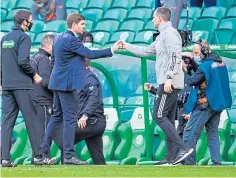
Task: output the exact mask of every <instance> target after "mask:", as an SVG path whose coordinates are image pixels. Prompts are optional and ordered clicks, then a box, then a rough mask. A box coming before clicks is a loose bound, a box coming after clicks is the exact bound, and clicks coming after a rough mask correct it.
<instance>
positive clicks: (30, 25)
mask: <svg viewBox="0 0 236 178" xmlns="http://www.w3.org/2000/svg"><path fill="white" fill-rule="evenodd" d="M27 23H28V24H27V25H26V26H27V27H28V29H29V31H30V30H31V28H32V26H33V22H29V21H28V20H27Z"/></svg>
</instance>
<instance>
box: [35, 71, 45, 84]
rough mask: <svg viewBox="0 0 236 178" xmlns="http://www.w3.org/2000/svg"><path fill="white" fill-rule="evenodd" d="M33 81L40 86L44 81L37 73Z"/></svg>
mask: <svg viewBox="0 0 236 178" xmlns="http://www.w3.org/2000/svg"><path fill="white" fill-rule="evenodd" d="M33 79H34V83H36V84H40V83H41V82H42V80H43V79H42V77H40V76H39V75H38V74H37V73H36V74H35V75H34V77H33Z"/></svg>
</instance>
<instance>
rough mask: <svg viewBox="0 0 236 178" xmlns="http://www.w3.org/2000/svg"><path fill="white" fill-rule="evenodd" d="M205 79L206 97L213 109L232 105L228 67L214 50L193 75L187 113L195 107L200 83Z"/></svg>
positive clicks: (220, 109) (219, 109)
mask: <svg viewBox="0 0 236 178" xmlns="http://www.w3.org/2000/svg"><path fill="white" fill-rule="evenodd" d="M203 81H206V85H207V87H206V97H207V99H208V103H209V105H210V108H211V109H212V110H214V111H222V110H224V109H226V108H230V107H231V105H232V97H231V92H230V87H229V77H228V71H227V67H226V65H225V63H224V62H223V61H222V59H221V58H220V56H219V55H218V54H217V53H214V52H212V53H211V54H210V55H209V58H208V59H205V60H203V62H202V64H200V66H199V68H198V69H197V71H196V73H195V74H194V75H193V76H192V77H191V80H190V82H189V86H192V87H193V86H194V88H192V89H191V93H190V96H189V100H188V103H187V105H186V108H185V113H186V114H188V113H190V112H192V110H193V108H194V107H195V105H196V102H197V93H198V91H199V85H200V84H201V83H202V82H203Z"/></svg>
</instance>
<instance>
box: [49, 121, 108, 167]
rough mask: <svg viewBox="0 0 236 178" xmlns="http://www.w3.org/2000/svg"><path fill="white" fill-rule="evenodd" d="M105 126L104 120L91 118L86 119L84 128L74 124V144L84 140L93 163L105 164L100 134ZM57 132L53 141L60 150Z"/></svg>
mask: <svg viewBox="0 0 236 178" xmlns="http://www.w3.org/2000/svg"><path fill="white" fill-rule="evenodd" d="M105 128H106V122H105V121H99V120H96V119H95V120H94V119H91V120H88V121H87V126H86V127H85V128H83V129H81V128H79V127H78V126H76V129H75V144H77V143H78V142H80V141H82V140H85V142H86V145H87V147H88V150H89V153H90V155H91V157H92V159H93V162H94V164H95V165H104V164H106V162H105V158H104V155H103V141H102V135H103V133H104V131H105ZM60 130H62V129H60ZM62 133H63V132H61V133H60V135H61V136H62ZM58 134H59V133H58V132H57V134H56V135H57V136H56V137H54V141H55V142H56V144H57V145H58V147H59V148H60V149H61V150H63V142H62V137H61V139H60V137H59V135H58ZM62 160H63V159H62Z"/></svg>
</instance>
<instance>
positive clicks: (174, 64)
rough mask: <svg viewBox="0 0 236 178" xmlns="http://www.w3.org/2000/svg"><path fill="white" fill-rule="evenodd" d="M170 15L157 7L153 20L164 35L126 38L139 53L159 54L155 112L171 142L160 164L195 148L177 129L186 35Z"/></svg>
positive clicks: (132, 50) (126, 47) (170, 162)
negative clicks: (135, 41)
mask: <svg viewBox="0 0 236 178" xmlns="http://www.w3.org/2000/svg"><path fill="white" fill-rule="evenodd" d="M170 19H171V11H170V9H168V8H166V7H159V8H157V9H156V10H155V12H154V14H153V23H154V26H155V27H156V28H157V29H158V31H159V32H160V35H158V36H157V37H156V40H155V41H154V42H153V43H152V44H151V45H149V46H137V45H132V44H129V43H126V42H125V41H122V46H123V48H124V49H126V50H127V51H129V52H131V53H134V54H136V55H138V56H152V55H156V65H155V66H156V67H155V68H156V78H157V79H158V84H159V86H158V90H156V92H155V95H156V97H155V98H156V99H155V101H154V111H153V115H154V119H155V121H156V122H157V124H158V125H159V126H160V128H161V129H162V130H163V132H164V133H165V135H166V143H167V155H166V158H165V159H164V160H162V161H160V162H157V163H156V165H168V164H172V163H173V161H174V160H175V157H176V156H177V153H178V152H181V153H184V154H186V155H188V154H190V153H191V151H192V150H186V149H185V148H184V147H183V142H182V139H181V138H180V137H179V135H178V133H177V131H176V129H175V118H176V117H175V116H176V107H177V97H178V93H179V91H180V90H181V89H183V88H184V73H183V70H182V60H181V53H182V39H181V37H180V35H179V33H178V31H177V30H176V29H175V28H173V27H172V24H171V22H170ZM148 89H150V88H148ZM148 89H147V90H148Z"/></svg>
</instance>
